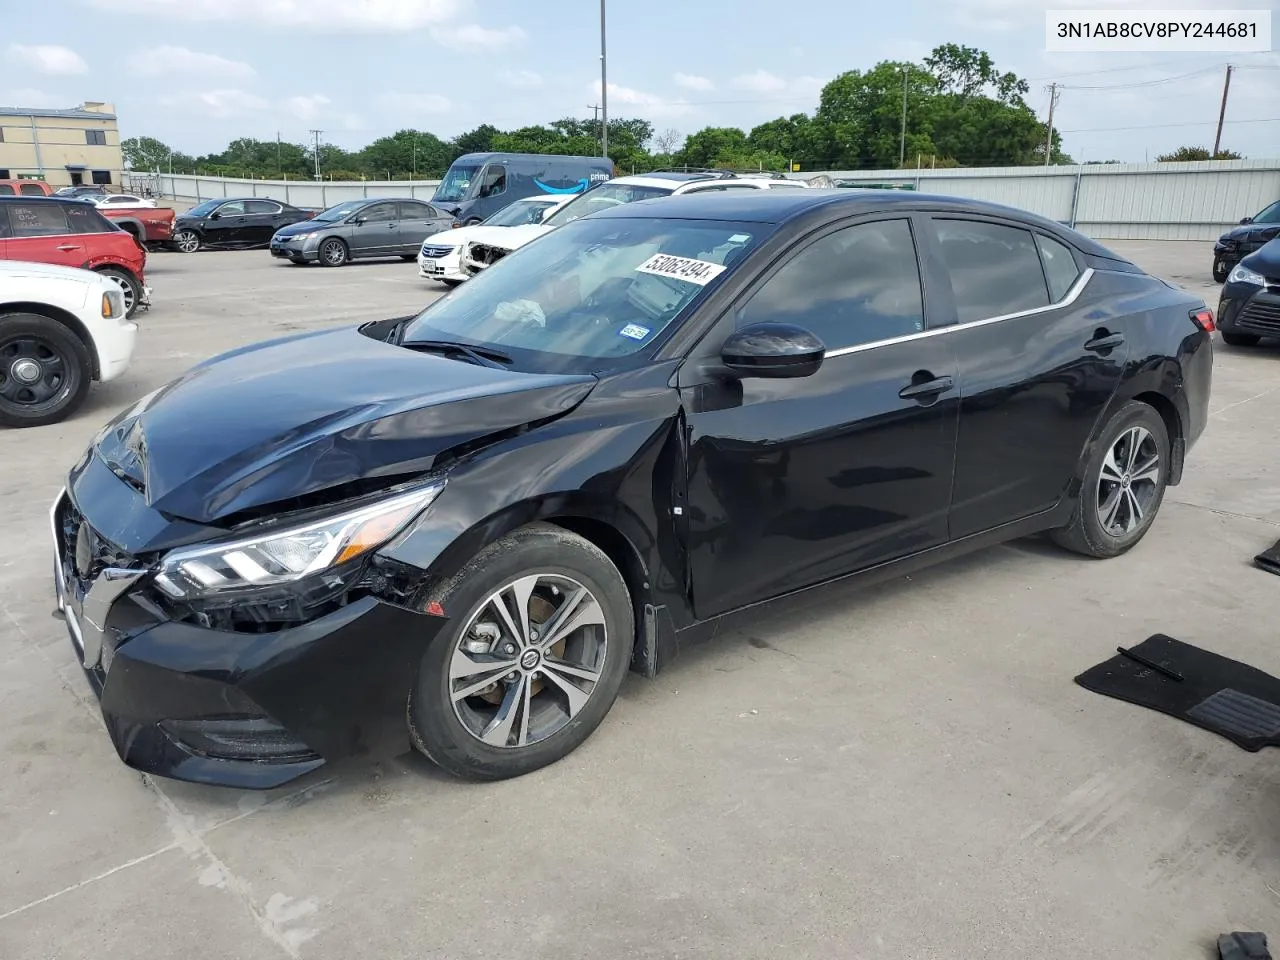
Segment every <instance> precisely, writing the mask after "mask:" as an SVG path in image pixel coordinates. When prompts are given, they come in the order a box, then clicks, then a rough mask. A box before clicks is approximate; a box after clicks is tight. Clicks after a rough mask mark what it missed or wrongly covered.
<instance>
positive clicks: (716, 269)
mask: <svg viewBox="0 0 1280 960" xmlns="http://www.w3.org/2000/svg"><path fill="white" fill-rule="evenodd" d="M636 273H652V274H653V275H654V276H658V277H670V278H671V279H672V280H684V281H685V282H686V283H696V284H697V285H698V286H700V287H705V286H706V285H707V284H708V283H710V282H711V281H712V280H714V279H715V278H716V277H718V276H720V274H722V273H724V267H722V266H721V265H720V264H718V263H711V262H709V261H707V260H691V259H689V258H688V257H673V256H671V255H670V254H667V253H655V254H654V255H653V256H652V257H650V258H649V259H648V260H646V261H645V262H644V263H642V264H640V266H638V267H636Z"/></svg>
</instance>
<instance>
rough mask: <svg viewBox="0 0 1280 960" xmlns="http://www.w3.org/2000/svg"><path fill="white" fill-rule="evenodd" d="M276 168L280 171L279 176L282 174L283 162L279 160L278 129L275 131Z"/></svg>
mask: <svg viewBox="0 0 1280 960" xmlns="http://www.w3.org/2000/svg"><path fill="white" fill-rule="evenodd" d="M276 169H277V170H279V171H280V176H282V177H283V176H284V164H283V163H282V162H281V160H280V131H279V130H277V131H276Z"/></svg>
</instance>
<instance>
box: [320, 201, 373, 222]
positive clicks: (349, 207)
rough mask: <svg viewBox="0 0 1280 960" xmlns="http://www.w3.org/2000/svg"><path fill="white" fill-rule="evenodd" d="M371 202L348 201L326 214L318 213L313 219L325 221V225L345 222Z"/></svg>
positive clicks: (327, 211) (325, 212) (332, 208)
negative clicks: (336, 221) (339, 221)
mask: <svg viewBox="0 0 1280 960" xmlns="http://www.w3.org/2000/svg"><path fill="white" fill-rule="evenodd" d="M368 202H369V201H367V200H347V201H346V202H344V203H339V204H337V205H336V206H332V207H330V208H329V209H328V210H326V211H324V213H317V214H316V215H315V216H314V217H313V218H312V219H314V220H323V221H324V222H325V223H332V222H334V221H335V220H345V219H347V217H349V216H351V214H352V213H354V212H355V211H356V210H358V209H360V208H361V207H363V206H364V205H365V204H366V203H368Z"/></svg>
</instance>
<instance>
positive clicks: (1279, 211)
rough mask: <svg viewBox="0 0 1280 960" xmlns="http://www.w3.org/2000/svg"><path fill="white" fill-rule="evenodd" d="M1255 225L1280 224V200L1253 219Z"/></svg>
mask: <svg viewBox="0 0 1280 960" xmlns="http://www.w3.org/2000/svg"><path fill="white" fill-rule="evenodd" d="M1253 222H1254V223H1280V200H1277V201H1276V202H1275V203H1273V204H1272V205H1271V206H1269V207H1267V209H1265V210H1263V211H1262V212H1261V213H1260V214H1258V215H1257V216H1256V217H1254V218H1253Z"/></svg>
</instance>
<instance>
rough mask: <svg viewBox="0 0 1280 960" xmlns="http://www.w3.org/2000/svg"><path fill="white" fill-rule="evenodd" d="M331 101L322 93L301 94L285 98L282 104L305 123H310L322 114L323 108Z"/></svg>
mask: <svg viewBox="0 0 1280 960" xmlns="http://www.w3.org/2000/svg"><path fill="white" fill-rule="evenodd" d="M331 102H332V101H330V99H329V98H328V97H326V96H325V95H324V94H322V93H313V94H299V95H298V96H296V97H287V98H285V100H284V101H283V102H282V103H281V106H282V107H283V108H284V109H285V110H287V111H288V112H289V113H291V114H292V115H293V116H295V117H297V118H298V119H299V120H301V121H303V122H304V123H310V122H311V121H312V120H314V119H315V118H316V117H318V116H319V115H320V112H321V108H322V107H326V106H328V105H329V104H330V103H331Z"/></svg>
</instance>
